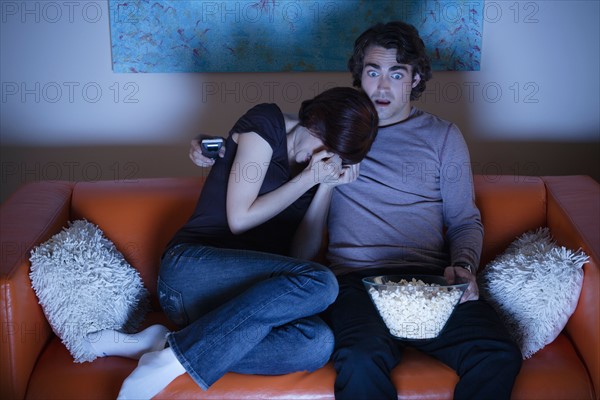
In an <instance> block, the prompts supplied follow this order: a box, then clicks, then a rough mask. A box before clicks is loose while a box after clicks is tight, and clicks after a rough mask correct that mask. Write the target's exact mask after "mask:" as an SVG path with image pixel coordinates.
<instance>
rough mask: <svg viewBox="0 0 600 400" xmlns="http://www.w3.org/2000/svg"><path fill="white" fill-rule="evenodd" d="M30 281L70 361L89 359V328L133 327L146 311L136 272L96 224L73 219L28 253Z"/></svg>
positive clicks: (145, 294) (144, 294)
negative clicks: (68, 352) (69, 353)
mask: <svg viewBox="0 0 600 400" xmlns="http://www.w3.org/2000/svg"><path fill="white" fill-rule="evenodd" d="M30 277H31V284H32V286H33V289H34V290H35V293H36V295H37V296H38V298H39V302H40V305H41V306H42V308H43V310H44V314H45V315H46V318H47V319H48V322H49V323H50V325H51V326H52V329H53V330H54V332H55V333H56V335H57V336H58V337H59V338H61V340H62V341H63V343H64V344H65V346H66V347H67V349H69V351H70V352H71V354H72V355H73V358H74V360H75V362H85V361H93V360H94V359H95V358H96V353H95V351H94V350H93V349H92V348H91V346H90V342H93V340H94V338H93V336H89V335H90V334H92V333H93V332H98V331H101V330H103V329H117V330H123V331H128V330H134V329H136V328H137V327H138V326H139V324H140V323H141V322H142V320H143V318H144V316H145V314H146V312H147V311H148V305H149V301H148V300H149V298H148V291H147V290H146V289H145V288H144V286H143V284H142V281H141V279H140V275H139V273H138V272H137V271H136V270H135V269H133V268H132V267H131V266H130V265H129V264H127V262H126V261H125V259H124V258H123V256H122V255H121V254H120V253H119V252H118V251H117V250H116V248H115V246H114V244H113V243H112V242H111V241H110V240H108V239H107V238H106V237H105V236H104V234H103V233H102V231H100V229H98V227H97V226H95V225H93V224H91V223H89V222H87V221H85V220H78V221H74V222H71V223H69V227H68V228H65V229H63V230H62V231H61V232H59V233H57V234H56V235H54V236H52V237H51V238H50V239H49V240H48V241H46V242H44V243H42V244H41V245H39V246H37V247H36V248H35V249H34V250H33V251H32V254H31V272H30Z"/></svg>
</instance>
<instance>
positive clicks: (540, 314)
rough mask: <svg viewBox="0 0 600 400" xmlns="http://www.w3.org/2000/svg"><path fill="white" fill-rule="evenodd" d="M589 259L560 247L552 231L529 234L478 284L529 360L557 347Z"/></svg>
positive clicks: (491, 266)
mask: <svg viewBox="0 0 600 400" xmlns="http://www.w3.org/2000/svg"><path fill="white" fill-rule="evenodd" d="M587 260H588V257H587V256H586V255H585V254H584V253H583V252H582V251H581V249H579V250H577V251H575V252H573V251H571V250H568V249H566V248H564V247H561V246H558V245H557V244H556V243H555V242H554V241H553V239H552V237H551V235H550V231H549V229H548V228H540V229H538V230H537V231H535V232H533V231H532V232H527V233H525V234H523V235H522V236H520V237H518V238H517V239H516V240H515V241H514V242H513V243H512V244H511V245H510V246H509V247H508V248H507V249H506V251H505V252H504V253H503V254H501V255H500V256H498V257H497V258H496V259H495V260H493V261H492V262H490V263H489V264H488V265H487V266H486V267H485V268H484V270H483V271H482V272H481V273H480V274H479V276H478V278H477V280H478V285H479V291H480V294H481V296H482V298H484V299H486V300H487V301H488V302H490V303H491V304H492V306H493V307H494V308H495V309H496V310H497V312H498V314H499V315H500V317H501V318H502V319H503V321H504V323H505V324H506V326H507V328H508V330H509V332H510V333H511V335H512V336H513V339H514V340H515V341H516V342H517V343H518V344H519V345H520V347H521V353H522V354H523V358H524V359H527V358H529V357H531V356H532V355H533V354H534V353H536V352H537V351H539V350H541V349H542V348H543V347H544V346H546V345H547V344H549V343H552V342H553V341H554V339H556V337H557V336H558V335H559V334H560V332H561V331H562V330H563V328H564V327H565V325H566V324H567V321H568V320H569V318H570V317H571V315H572V314H573V312H574V311H575V308H576V307H577V301H578V300H579V294H580V292H581V286H582V283H583V269H582V267H583V264H585V263H586V262H587Z"/></svg>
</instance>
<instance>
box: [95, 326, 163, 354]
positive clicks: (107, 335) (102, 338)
mask: <svg viewBox="0 0 600 400" xmlns="http://www.w3.org/2000/svg"><path fill="white" fill-rule="evenodd" d="M168 332H169V330H168V329H167V327H165V326H162V325H152V326H149V327H148V328H146V329H144V330H143V331H141V332H138V333H131V334H129V333H123V332H119V331H115V330H113V329H105V330H103V331H98V332H93V333H89V334H88V336H87V340H88V341H89V344H90V347H91V349H92V350H93V351H94V353H96V355H97V356H98V357H106V356H120V357H127V358H134V359H136V360H139V358H140V357H141V356H142V355H143V354H144V353H148V352H150V351H158V350H162V349H164V348H165V342H166V340H167V333H168Z"/></svg>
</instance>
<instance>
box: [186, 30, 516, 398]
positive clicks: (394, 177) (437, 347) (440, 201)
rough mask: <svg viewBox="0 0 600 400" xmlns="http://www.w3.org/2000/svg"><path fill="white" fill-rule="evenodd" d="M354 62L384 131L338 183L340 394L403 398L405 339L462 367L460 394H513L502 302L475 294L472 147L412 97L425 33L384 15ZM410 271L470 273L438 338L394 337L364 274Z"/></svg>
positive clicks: (512, 357)
mask: <svg viewBox="0 0 600 400" xmlns="http://www.w3.org/2000/svg"><path fill="white" fill-rule="evenodd" d="M348 67H349V69H350V71H351V73H352V77H353V82H354V86H356V87H361V88H362V89H363V91H364V92H365V93H366V94H367V95H368V96H369V97H370V98H371V101H373V103H374V104H375V107H376V109H377V112H378V115H379V132H378V135H377V139H376V140H375V142H374V143H373V146H372V147H371V150H370V151H369V153H368V154H367V157H366V158H365V159H364V160H363V161H362V162H361V164H360V175H359V177H358V179H357V180H356V181H354V182H353V183H352V184H349V185H342V186H338V187H337V188H336V190H335V191H334V194H333V198H332V203H331V207H330V210H329V221H328V229H329V248H328V255H327V256H328V259H329V261H330V263H331V268H332V270H333V271H334V272H335V273H336V275H337V276H338V281H339V287H340V288H339V295H338V298H337V300H336V301H335V302H334V304H333V305H332V306H331V307H330V308H329V310H328V312H327V317H328V320H329V323H330V325H331V327H332V330H333V332H334V336H335V349H334V354H333V361H334V366H335V369H336V371H337V378H336V381H335V396H336V399H338V400H344V399H352V400H357V399H369V400H370V399H396V398H397V388H396V387H395V386H394V384H393V383H392V381H391V378H390V372H391V370H392V369H393V368H394V367H395V366H397V365H398V364H399V363H400V362H401V360H402V350H403V348H404V347H405V346H408V345H410V346H412V347H415V348H417V349H419V350H420V351H422V352H424V353H426V354H429V355H431V356H433V357H435V358H437V359H439V360H440V361H442V362H443V363H445V364H446V365H448V366H450V367H451V368H452V369H453V370H455V371H456V373H457V374H458V375H459V377H460V381H459V382H458V384H457V385H456V388H455V392H454V398H455V399H508V398H510V395H511V391H512V387H513V384H514V380H515V378H516V376H517V374H518V372H519V370H520V367H521V360H522V357H521V353H520V351H519V349H518V347H517V346H516V345H515V344H514V343H513V342H512V341H511V339H510V337H509V334H508V332H507V331H506V329H505V327H504V326H503V324H502V322H501V321H500V320H499V318H498V316H497V315H496V313H495V312H494V310H493V309H492V308H491V307H490V306H489V305H488V304H487V303H485V302H484V301H482V300H479V299H478V298H479V294H478V288H477V283H476V280H475V273H476V270H477V266H478V265H479V257H480V254H481V246H482V241H483V227H482V224H481V218H480V214H479V210H478V209H477V207H476V205H475V201H474V192H473V182H472V174H471V170H470V159H469V153H468V149H467V146H466V144H465V141H464V139H463V137H462V134H461V132H460V130H459V129H458V128H457V127H456V125H454V124H452V123H450V122H447V121H444V120H441V119H439V118H437V117H435V116H434V115H431V114H429V113H426V112H424V111H421V110H419V109H417V108H415V107H413V106H412V105H411V101H412V100H416V99H417V98H418V97H419V96H420V94H421V93H422V92H423V91H424V90H425V85H426V82H427V81H428V80H429V79H430V78H431V67H430V63H429V60H428V58H427V56H426V53H425V47H424V44H423V41H422V40H421V38H420V37H419V34H418V32H417V30H416V29H415V28H414V27H413V26H411V25H408V24H405V23H402V22H390V23H387V24H377V25H375V26H373V27H371V28H370V29H368V30H367V31H365V32H364V33H363V34H362V35H361V36H360V37H359V38H358V39H357V40H356V42H355V46H354V54H353V55H352V57H351V58H350V60H349V62H348ZM199 153H200V152H199V150H198V149H197V146H196V144H193V145H192V149H191V150H190V157H191V158H192V160H194V162H195V163H196V164H198V165H201V166H206V165H210V163H209V162H207V160H206V159H202V157H200V155H199ZM402 273H434V274H439V275H441V274H444V276H445V277H446V279H447V280H448V281H450V282H454V281H456V280H462V281H468V282H469V287H468V289H467V291H466V292H465V295H464V296H463V299H462V303H461V304H460V305H459V306H458V307H457V309H456V311H455V312H454V314H453V315H452V317H451V319H450V320H449V322H448V324H447V325H446V327H445V329H444V331H443V332H442V333H441V335H440V336H438V337H437V338H435V339H430V340H423V341H418V342H415V341H411V342H403V341H401V340H398V339H395V338H393V337H392V336H391V335H390V333H389V331H388V329H387V328H386V326H385V325H384V323H383V322H382V320H381V318H380V317H379V315H378V313H377V311H376V310H375V308H374V306H373V305H372V303H371V300H370V299H369V297H368V294H367V292H366V290H365V288H364V286H363V284H362V281H361V279H362V278H363V277H365V276H370V275H379V274H402Z"/></svg>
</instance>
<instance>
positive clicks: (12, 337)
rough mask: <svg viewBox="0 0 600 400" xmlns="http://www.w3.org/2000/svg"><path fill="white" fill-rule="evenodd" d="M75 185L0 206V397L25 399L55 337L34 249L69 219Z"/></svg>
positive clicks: (47, 186)
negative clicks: (38, 291) (42, 300)
mask: <svg viewBox="0 0 600 400" xmlns="http://www.w3.org/2000/svg"><path fill="white" fill-rule="evenodd" d="M73 186H74V184H73V183H69V182H36V183H30V184H27V185H25V186H22V187H21V188H20V189H19V190H17V191H16V192H15V193H14V194H13V195H12V196H11V197H10V198H9V199H7V200H6V201H5V202H4V203H3V204H2V205H1V206H0V240H1V244H0V249H1V251H2V257H1V258H2V259H1V262H0V307H1V308H0V317H1V318H2V341H1V343H0V349H1V351H0V353H1V354H2V357H0V398H3V399H22V398H24V397H25V392H26V389H27V383H28V381H29V377H30V375H31V371H32V370H33V367H34V365H35V363H36V361H37V358H38V356H39V354H40V352H41V351H42V349H43V348H44V346H45V344H46V342H47V341H48V339H49V338H50V337H51V335H52V329H51V328H50V326H49V325H48V322H47V321H46V317H45V316H44V313H43V311H42V308H41V307H40V305H39V303H38V299H37V296H36V295H35V292H34V291H33V289H32V287H31V281H30V279H29V267H30V263H29V257H30V254H31V250H32V248H33V247H35V246H37V245H39V244H40V243H42V242H44V241H46V240H47V239H49V238H50V237H51V236H52V235H54V234H56V233H58V232H59V231H60V230H61V228H62V227H64V226H66V224H67V221H68V220H69V212H70V205H71V192H72V191H73Z"/></svg>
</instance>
